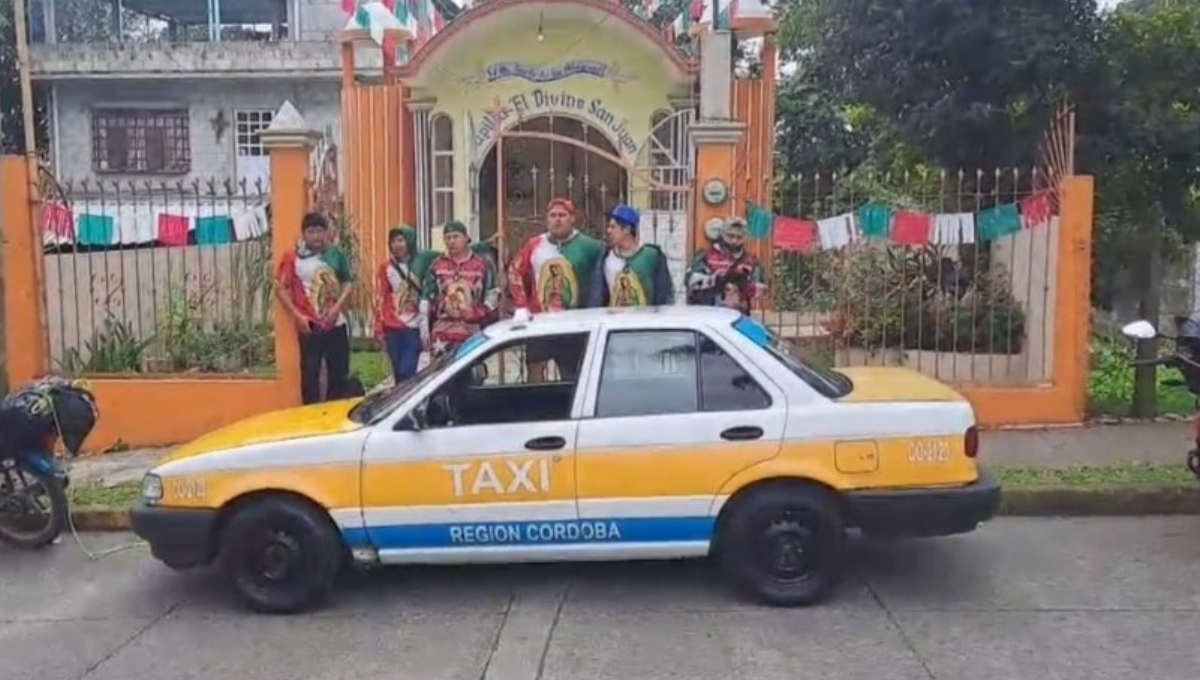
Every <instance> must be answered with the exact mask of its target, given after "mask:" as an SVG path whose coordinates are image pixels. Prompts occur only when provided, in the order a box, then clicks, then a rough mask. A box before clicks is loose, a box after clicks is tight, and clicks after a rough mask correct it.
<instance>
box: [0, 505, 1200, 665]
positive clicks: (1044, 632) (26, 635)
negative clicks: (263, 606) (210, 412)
mask: <svg viewBox="0 0 1200 680" xmlns="http://www.w3.org/2000/svg"><path fill="white" fill-rule="evenodd" d="M84 539H85V541H86V543H87V544H88V547H89V548H92V549H96V548H99V547H107V546H112V545H116V544H119V543H121V542H123V541H127V540H129V538H128V537H123V536H111V535H109V536H85V537H84ZM851 570H852V572H853V573H852V574H851V576H850V577H849V579H848V580H847V583H846V584H845V586H844V587H843V589H842V590H841V591H840V592H839V594H838V595H837V596H836V597H835V598H834V599H833V600H832V601H831V602H829V603H828V604H826V605H824V606H822V607H819V608H815V609H808V610H774V609H764V608H759V607H756V606H754V605H751V604H747V603H745V602H741V601H739V600H738V599H737V598H736V597H734V596H732V595H731V594H730V593H729V592H728V591H727V590H726V589H725V588H724V587H723V586H722V584H721V583H720V582H719V580H718V579H717V578H716V575H715V574H714V573H713V571H712V569H711V568H709V567H708V566H707V565H705V564H703V563H673V564H635V565H586V566H529V567H519V568H494V567H492V568H464V569H450V568H440V569H420V570H392V571H388V572H382V573H376V574H372V575H367V576H359V577H354V578H351V579H349V580H348V582H347V583H346V584H345V585H344V586H343V587H342V588H341V589H340V590H339V591H338V593H337V595H336V597H335V600H334V602H332V603H331V605H330V606H329V607H328V608H327V609H326V610H324V611H321V612H318V613H314V614H308V615H303V616H298V617H264V616H257V615H251V614H246V613H243V612H242V611H240V610H239V609H237V608H236V606H235V605H234V604H233V603H232V602H231V601H230V599H229V598H228V597H226V596H225V595H224V593H223V591H222V589H221V587H220V583H219V581H217V580H216V579H215V577H214V576H213V575H212V574H203V573H200V574H188V575H180V574H175V573H172V572H170V571H168V570H166V569H165V568H163V567H161V566H159V565H158V564H157V563H155V562H154V561H152V560H151V559H150V558H149V557H148V556H146V555H145V554H144V553H140V552H130V553H123V554H119V555H115V556H112V557H108V558H104V559H102V560H100V561H97V562H89V561H88V560H87V558H86V557H85V556H84V555H83V554H82V553H81V552H80V551H79V549H78V548H77V547H76V546H75V544H74V543H73V542H71V541H70V540H69V539H68V540H66V541H64V542H63V544H62V545H59V546H56V547H54V548H53V549H51V550H49V551H46V552H42V553H18V552H13V551H9V550H4V549H0V655H2V657H0V659H2V660H0V680H26V679H28V680H76V679H80V678H86V679H87V680H110V679H113V680H128V679H129V678H154V679H155V680H181V679H183V678H204V680H226V679H229V680H232V679H235V678H237V679H241V678H245V679H246V680H318V679H319V680H333V679H341V678H346V679H348V680H362V679H363V678H388V679H395V680H409V679H411V680H534V679H544V680H657V679H659V678H681V679H687V680H710V679H711V680H734V679H736V678H745V680H776V679H780V680H783V679H786V680H797V679H813V680H858V679H860V678H861V679H863V680H881V679H884V680H924V679H928V678H936V679H937V680H1029V679H1030V678H1038V680H1059V679H1066V678H1071V679H1074V678H1078V679H1079V680H1107V679H1109V678H1129V679H1130V680H1134V679H1136V680H1144V679H1145V678H1152V679H1153V680H1175V679H1178V680H1194V679H1195V678H1197V677H1200V644H1197V636H1198V634H1200V518H1189V517H1180V518H1158V519H1153V518H1145V519H1138V518H1117V519H1091V520H1025V519H1006V520H1000V521H996V522H995V523H993V524H991V525H988V526H986V527H984V528H982V529H981V530H980V531H979V532H977V533H975V534H973V535H970V536H965V537H960V538H952V539H942V540H936V541H921V542H904V543H894V544H884V543H868V542H864V541H859V542H856V543H855V549H854V555H853V566H852V567H851Z"/></svg>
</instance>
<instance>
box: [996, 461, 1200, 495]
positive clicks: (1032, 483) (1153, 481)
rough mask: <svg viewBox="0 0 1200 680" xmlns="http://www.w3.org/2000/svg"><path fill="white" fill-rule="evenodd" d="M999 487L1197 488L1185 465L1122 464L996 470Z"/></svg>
mask: <svg viewBox="0 0 1200 680" xmlns="http://www.w3.org/2000/svg"><path fill="white" fill-rule="evenodd" d="M991 470H992V471H993V472H994V473H995V474H996V476H997V477H998V478H999V479H1000V483H1001V484H1002V485H1003V486H1006V487H1013V488H1023V489H1028V488H1046V487H1059V488H1072V489H1088V488H1110V487H1114V486H1169V487H1179V486H1196V485H1197V482H1196V478H1195V477H1193V476H1192V473H1191V472H1190V471H1188V469H1187V468H1186V467H1184V466H1183V465H1182V464H1180V465H1154V464H1150V463H1119V464H1116V465H1070V466H1067V467H1061V468H1048V467H1024V466H1022V467H1017V466H1013V467H1007V466H1006V467H995V468H991Z"/></svg>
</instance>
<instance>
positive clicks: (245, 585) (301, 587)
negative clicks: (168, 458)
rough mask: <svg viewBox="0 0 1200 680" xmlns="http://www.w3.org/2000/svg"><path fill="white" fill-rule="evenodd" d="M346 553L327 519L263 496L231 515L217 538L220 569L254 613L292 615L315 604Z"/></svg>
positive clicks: (306, 507) (299, 504)
mask: <svg viewBox="0 0 1200 680" xmlns="http://www.w3.org/2000/svg"><path fill="white" fill-rule="evenodd" d="M344 553H345V550H344V549H343V546H342V541H341V537H340V536H339V535H338V533H337V530H336V528H334V526H333V524H332V523H331V522H330V520H329V518H328V516H327V515H326V514H325V513H324V512H323V511H322V510H320V509H319V508H317V507H315V506H313V505H311V504H309V503H306V502H304V501H302V500H300V499H295V498H288V497H266V498H262V499H258V500H254V501H251V502H250V503H249V504H248V505H246V506H245V507H243V508H241V509H239V510H237V511H236V514H234V516H233V517H231V518H230V520H229V522H228V523H227V524H226V526H225V530H224V531H223V532H222V536H221V567H222V570H223V571H224V573H225V575H226V577H227V578H228V579H229V581H230V582H231V584H232V585H233V587H234V591H235V592H236V593H237V595H238V596H239V597H240V598H241V599H242V600H243V601H244V602H245V603H246V604H247V605H248V606H249V607H250V608H251V609H253V610H255V611H259V612H263V613H268V614H291V613H295V612H299V611H303V610H305V609H308V608H310V607H313V606H315V605H317V604H319V603H320V602H321V601H322V600H324V598H325V597H326V596H327V595H328V593H329V591H330V590H331V589H332V588H333V585H334V583H335V582H336V581H337V577H338V573H339V571H340V568H341V565H342V563H343V559H342V558H343V554H344Z"/></svg>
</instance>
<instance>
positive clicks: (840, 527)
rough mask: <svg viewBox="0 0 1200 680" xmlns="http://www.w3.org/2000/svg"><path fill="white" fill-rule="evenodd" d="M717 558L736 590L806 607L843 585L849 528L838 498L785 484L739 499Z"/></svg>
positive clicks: (769, 601)
mask: <svg viewBox="0 0 1200 680" xmlns="http://www.w3.org/2000/svg"><path fill="white" fill-rule="evenodd" d="M734 503H735V505H734V506H733V507H731V508H730V509H729V511H730V515H729V517H728V518H727V519H726V521H724V522H723V526H722V529H721V535H720V536H719V538H718V540H719V541H720V545H719V551H718V554H719V555H720V559H721V563H722V567H723V568H724V570H725V572H726V573H727V574H728V575H729V576H730V577H731V578H732V580H733V582H734V584H735V585H737V586H738V587H740V588H741V589H742V590H744V591H746V592H747V593H749V594H750V595H752V596H753V597H754V598H755V599H757V600H759V601H760V602H762V603H764V604H767V605H771V606H776V607H801V606H806V605H811V604H815V603H817V602H819V601H820V600H822V599H824V598H825V597H826V596H827V595H829V593H830V592H831V591H832V590H833V588H834V587H835V586H836V585H837V584H838V581H839V580H840V577H841V575H842V562H843V558H844V556H845V546H846V527H845V519H844V516H843V513H842V510H841V504H840V503H839V502H838V499H837V497H836V496H835V495H834V494H833V493H832V492H830V491H827V490H825V489H822V488H819V487H815V486H810V485H805V484H794V483H780V484H772V485H770V486H764V487H762V488H759V489H754V490H752V491H750V493H749V495H747V496H746V497H744V498H741V499H735V501H734Z"/></svg>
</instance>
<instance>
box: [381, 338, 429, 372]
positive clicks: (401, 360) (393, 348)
mask: <svg viewBox="0 0 1200 680" xmlns="http://www.w3.org/2000/svg"><path fill="white" fill-rule="evenodd" d="M383 339H384V343H385V346H386V347H387V355H388V360H389V361H390V362H391V364H392V380H394V381H395V382H396V383H399V382H400V381H402V380H406V379H408V378H411V377H413V376H414V375H416V374H417V364H418V363H419V362H420V361H421V332H420V331H418V330H417V329H415V328H405V329H392V328H389V329H387V330H385V331H384V334H383Z"/></svg>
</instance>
